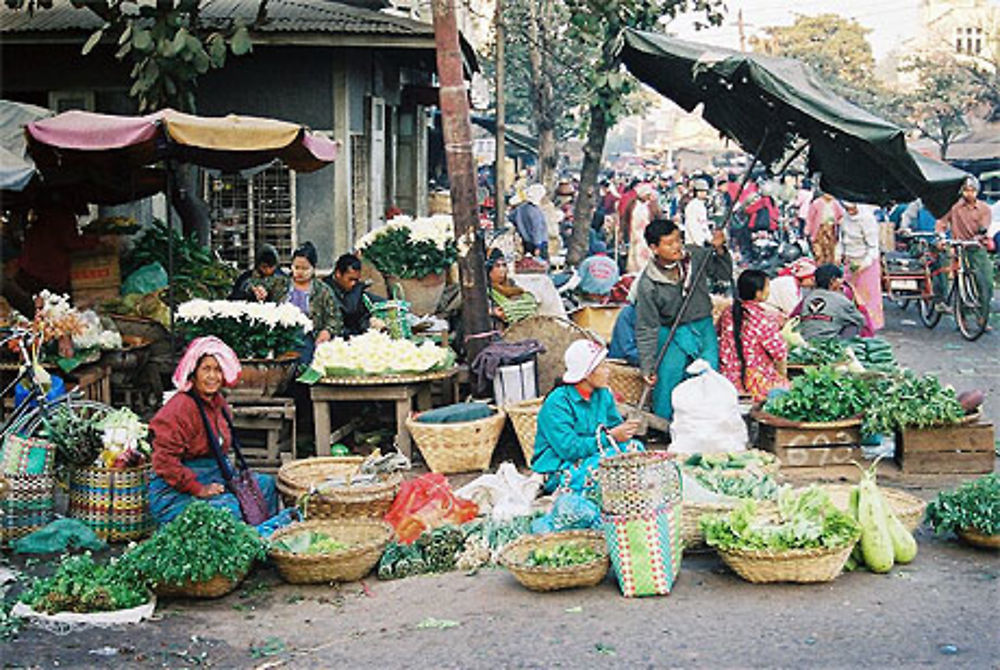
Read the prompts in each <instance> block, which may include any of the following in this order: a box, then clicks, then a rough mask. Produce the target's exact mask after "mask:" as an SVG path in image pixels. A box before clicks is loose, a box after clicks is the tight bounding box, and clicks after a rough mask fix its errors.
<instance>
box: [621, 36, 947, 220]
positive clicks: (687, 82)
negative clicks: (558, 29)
mask: <svg viewBox="0 0 1000 670" xmlns="http://www.w3.org/2000/svg"><path fill="white" fill-rule="evenodd" d="M622 60H623V61H624V63H625V66H626V67H627V68H628V69H629V71H630V72H631V73H632V74H633V75H635V76H636V77H637V78H638V79H639V80H641V81H643V82H645V83H646V84H648V85H650V86H652V87H653V88H654V89H656V90H657V91H658V92H660V93H661V94H663V95H665V96H666V97H668V98H670V99H671V100H673V101H674V102H676V103H677V104H678V105H680V106H681V107H682V108H684V109H685V110H686V111H688V112H691V111H694V109H695V108H696V107H697V106H698V105H702V106H703V110H702V117H703V118H704V119H705V121H707V122H708V123H710V124H711V125H712V126H713V127H715V128H716V129H718V130H719V131H720V132H722V133H723V134H724V135H726V136H727V137H729V138H731V139H732V140H734V141H735V142H736V143H737V144H739V145H740V147H742V148H743V149H744V150H745V151H748V152H752V153H753V152H755V153H756V154H757V156H758V158H759V159H760V160H761V161H762V162H763V163H765V164H767V165H774V164H775V163H777V162H778V161H780V160H781V159H782V158H783V157H785V156H786V155H787V154H788V153H789V152H790V151H793V150H794V149H795V148H797V146H798V145H799V144H801V143H802V142H803V141H804V142H807V143H808V145H809V153H808V168H809V171H810V172H819V173H821V181H820V183H821V187H822V188H823V190H824V191H827V192H829V193H832V194H833V195H835V196H837V197H841V198H845V199H849V200H854V201H859V202H871V203H885V202H887V201H889V200H897V201H909V200H913V199H914V198H918V197H919V198H922V199H923V202H924V204H925V205H926V206H927V208H928V209H930V211H931V212H932V213H933V214H934V215H935V216H943V215H944V214H945V213H946V212H947V211H948V209H949V208H950V207H951V205H952V204H953V203H954V202H955V200H957V198H958V191H959V186H960V184H961V181H962V179H963V178H964V177H965V173H963V172H961V171H960V170H956V169H954V168H951V167H950V166H948V165H945V164H943V163H940V162H938V161H934V160H933V159H929V158H923V157H922V158H921V159H919V160H918V159H916V158H914V155H913V154H912V153H911V152H909V151H908V150H907V147H906V140H905V137H904V134H903V130H902V128H900V127H898V126H896V125H895V124H892V123H889V122H888V121H886V120H884V119H881V118H879V117H877V116H875V115H873V114H870V113H869V112H866V111H865V110H863V109H861V108H860V107H857V106H856V105H853V104H851V103H850V102H848V101H847V100H844V99H843V98H841V97H839V96H837V95H835V94H834V93H833V92H832V91H831V90H830V89H829V88H828V87H827V86H826V85H825V84H823V83H822V82H821V81H820V80H819V77H818V76H817V75H816V73H815V72H814V71H813V70H812V69H810V68H809V67H807V66H806V65H804V64H802V63H800V62H798V61H796V60H792V59H788V58H775V57H770V56H764V55H760V54H748V53H741V52H738V51H733V50H730V49H724V48H721V47H715V46H709V45H703V44H698V43H695V42H687V41H684V40H679V39H675V38H673V37H668V36H666V35H663V34H660V33H653V32H643V31H637V30H631V29H630V30H628V31H626V34H625V44H624V47H623V51H622Z"/></svg>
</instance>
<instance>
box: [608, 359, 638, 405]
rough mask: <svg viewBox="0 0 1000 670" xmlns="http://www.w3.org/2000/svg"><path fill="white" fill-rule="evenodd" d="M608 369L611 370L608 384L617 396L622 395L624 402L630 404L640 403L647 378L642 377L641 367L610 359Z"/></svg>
mask: <svg viewBox="0 0 1000 670" xmlns="http://www.w3.org/2000/svg"><path fill="white" fill-rule="evenodd" d="M607 364H608V370H609V371H610V372H611V375H610V377H608V386H609V387H610V388H611V391H612V392H613V393H614V394H615V396H621V400H622V402H624V403H626V404H629V405H638V404H639V401H640V400H641V399H642V392H643V391H644V390H645V389H646V380H645V379H643V377H642V372H641V371H640V370H639V368H634V367H632V366H631V365H629V364H628V363H626V362H625V361H619V360H615V359H608V360H607Z"/></svg>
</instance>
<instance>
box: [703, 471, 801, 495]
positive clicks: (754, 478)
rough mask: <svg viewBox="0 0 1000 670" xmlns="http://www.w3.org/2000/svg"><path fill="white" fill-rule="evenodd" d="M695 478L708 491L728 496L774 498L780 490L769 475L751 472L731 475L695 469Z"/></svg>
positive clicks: (775, 481)
mask: <svg viewBox="0 0 1000 670" xmlns="http://www.w3.org/2000/svg"><path fill="white" fill-rule="evenodd" d="M695 479H697V480H698V483H699V484H701V485H702V486H704V487H705V488H706V489H708V490H709V491H711V492H713V493H717V494H719V495H722V496H728V497H730V498H753V499H754V500H774V499H776V498H777V497H778V493H779V491H780V490H781V487H780V486H779V485H778V482H777V480H775V478H774V477H772V476H771V475H768V474H759V473H753V472H745V473H742V474H740V475H738V476H733V475H729V474H726V473H724V472H720V471H708V472H697V471H696V473H695Z"/></svg>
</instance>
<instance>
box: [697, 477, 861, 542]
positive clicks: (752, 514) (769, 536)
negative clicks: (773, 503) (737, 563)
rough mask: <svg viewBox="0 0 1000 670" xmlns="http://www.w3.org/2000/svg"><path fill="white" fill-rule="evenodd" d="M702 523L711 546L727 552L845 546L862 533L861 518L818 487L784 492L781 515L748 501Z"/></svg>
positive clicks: (779, 509)
mask: <svg viewBox="0 0 1000 670" xmlns="http://www.w3.org/2000/svg"><path fill="white" fill-rule="evenodd" d="M700 524H701V530H702V532H703V533H704V534H705V541H706V542H707V543H708V545H709V546H711V547H714V548H716V549H721V550H723V551H725V550H728V549H736V550H744V551H754V550H766V551H786V550H789V549H815V548H819V547H824V548H834V547H845V546H847V545H850V544H853V543H854V542H855V541H856V540H857V538H858V534H859V532H860V530H859V527H858V523H857V521H855V520H854V519H852V518H851V517H850V516H848V515H847V514H844V513H843V512H841V511H840V510H838V509H837V508H836V507H835V506H834V505H833V503H832V502H830V497H829V496H828V495H827V493H826V492H825V491H823V490H822V489H820V488H818V487H816V486H811V487H809V488H807V489H804V490H800V491H794V490H791V489H786V490H784V491H782V492H781V494H780V495H779V496H778V517H777V518H775V517H773V515H769V514H760V513H758V510H757V504H756V503H755V502H754V501H753V500H747V501H746V502H744V503H742V504H741V505H740V506H739V507H737V508H736V509H734V510H733V511H732V512H731V513H729V514H725V515H709V516H703V517H702V518H701V522H700Z"/></svg>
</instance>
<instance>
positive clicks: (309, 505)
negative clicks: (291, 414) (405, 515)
mask: <svg viewBox="0 0 1000 670" xmlns="http://www.w3.org/2000/svg"><path fill="white" fill-rule="evenodd" d="M362 462H364V459H363V458H361V457H360V456H325V457H321V458H307V459H303V460H299V461H292V462H290V463H286V464H285V465H283V466H281V469H280V470H278V477H277V488H278V492H279V493H280V494H281V496H282V498H283V499H284V501H285V505H288V506H292V505H298V506H299V507H300V508H302V512H303V514H304V515H305V516H306V517H307V518H309V519H365V518H367V519H381V518H382V517H383V516H385V513H386V512H388V511H389V508H390V507H391V506H392V501H393V500H395V498H396V493H397V492H398V491H399V485H400V483H401V482H402V477H401V476H400V475H398V474H385V475H359V474H358V472H359V468H360V466H361V464H362Z"/></svg>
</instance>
